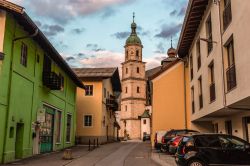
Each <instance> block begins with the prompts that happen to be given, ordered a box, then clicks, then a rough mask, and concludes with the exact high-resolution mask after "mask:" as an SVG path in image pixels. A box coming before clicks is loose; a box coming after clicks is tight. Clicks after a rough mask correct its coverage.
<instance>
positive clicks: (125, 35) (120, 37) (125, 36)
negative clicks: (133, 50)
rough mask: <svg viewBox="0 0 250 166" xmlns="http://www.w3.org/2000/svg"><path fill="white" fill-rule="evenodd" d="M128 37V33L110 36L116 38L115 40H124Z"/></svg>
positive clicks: (117, 33)
mask: <svg viewBox="0 0 250 166" xmlns="http://www.w3.org/2000/svg"><path fill="white" fill-rule="evenodd" d="M129 35H130V32H116V33H114V34H112V35H111V36H114V37H116V38H117V39H120V40H121V39H125V38H127V37H128V36H129Z"/></svg>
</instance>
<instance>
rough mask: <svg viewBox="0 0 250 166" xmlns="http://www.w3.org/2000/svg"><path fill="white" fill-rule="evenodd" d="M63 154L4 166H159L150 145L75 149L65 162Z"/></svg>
mask: <svg viewBox="0 0 250 166" xmlns="http://www.w3.org/2000/svg"><path fill="white" fill-rule="evenodd" d="M62 156H63V152H56V153H51V154H45V155H38V156H35V157H33V158H29V159H24V160H20V161H17V162H14V163H10V164H6V165H4V166H13V165H20V166H158V164H156V163H155V162H154V161H153V160H152V159H151V147H150V143H141V142H121V143H111V144H106V145H102V146H100V147H99V148H96V149H94V150H93V151H90V152H89V151H88V148H87V147H86V146H80V147H75V148H73V158H74V159H73V160H63V159H62Z"/></svg>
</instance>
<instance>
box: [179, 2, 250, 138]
mask: <svg viewBox="0 0 250 166" xmlns="http://www.w3.org/2000/svg"><path fill="white" fill-rule="evenodd" d="M249 25H250V1H248V0H241V1H240V2H239V1H236V0H220V1H219V0H209V1H208V0H190V1H189V5H188V8H187V13H186V17H185V21H184V24H183V28H182V32H181V36H180V39H179V43H178V54H179V56H180V57H181V58H183V57H188V58H189V66H190V67H189V68H190V71H189V73H190V87H189V88H190V96H191V103H192V104H191V105H192V106H191V108H192V114H191V121H192V126H193V127H194V128H195V127H198V128H200V127H201V128H203V129H204V128H206V129H205V130H202V131H206V132H219V133H227V134H232V135H235V136H238V137H241V138H244V139H246V140H248V141H249V139H250V112H249V110H250V88H249V82H250V75H249V74H248V73H249V71H250V65H249V63H250V56H249V55H250V50H249V49H248V48H249V42H250V31H249ZM204 122H206V125H203V124H202V123H204Z"/></svg>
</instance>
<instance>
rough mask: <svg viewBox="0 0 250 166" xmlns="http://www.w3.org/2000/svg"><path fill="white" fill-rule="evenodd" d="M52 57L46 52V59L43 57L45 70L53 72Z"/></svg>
mask: <svg viewBox="0 0 250 166" xmlns="http://www.w3.org/2000/svg"><path fill="white" fill-rule="evenodd" d="M51 63H52V61H51V59H50V58H49V56H48V55H46V54H44V59H43V71H45V72H51Z"/></svg>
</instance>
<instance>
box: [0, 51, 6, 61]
mask: <svg viewBox="0 0 250 166" xmlns="http://www.w3.org/2000/svg"><path fill="white" fill-rule="evenodd" d="M4 55H5V54H4V53H3V52H0V61H2V60H4Z"/></svg>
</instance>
